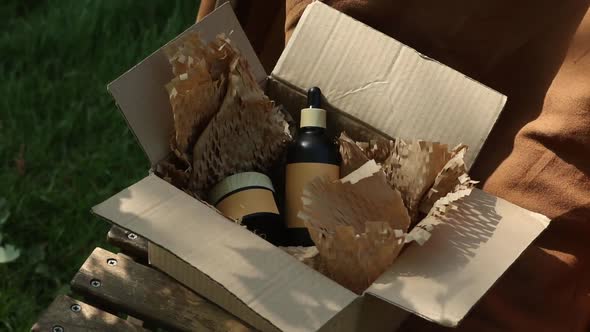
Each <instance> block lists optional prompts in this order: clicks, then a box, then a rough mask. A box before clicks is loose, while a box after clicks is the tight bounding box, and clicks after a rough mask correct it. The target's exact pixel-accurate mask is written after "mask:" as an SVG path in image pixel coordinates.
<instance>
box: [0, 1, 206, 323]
mask: <svg viewBox="0 0 590 332" xmlns="http://www.w3.org/2000/svg"><path fill="white" fill-rule="evenodd" d="M197 7H198V1H196V0H184V1H171V0H149V1H147V0H135V1H130V0H100V1H97V0H54V1H41V0H37V1H32V0H30V1H23V0H4V1H2V4H0V31H1V33H0V96H1V98H0V167H1V169H0V199H2V198H4V199H6V204H5V207H4V210H3V211H0V214H2V213H6V212H8V213H10V215H9V217H8V219H7V221H6V222H5V223H4V224H3V225H0V234H1V235H2V237H3V240H2V241H3V243H4V244H6V243H9V244H13V245H15V246H17V247H18V248H20V249H21V256H20V257H19V258H18V259H17V260H16V261H14V262H12V263H7V264H0V331H3V330H6V331H27V330H28V329H29V328H30V327H31V325H32V323H34V321H35V320H36V318H37V317H38V315H39V314H40V313H41V311H42V310H43V309H45V308H46V307H47V306H48V305H49V303H50V302H51V301H52V300H53V299H54V298H55V296H56V295H58V294H61V293H67V292H68V291H69V289H68V284H69V282H70V280H71V278H72V277H73V276H74V274H75V272H76V271H77V270H78V268H79V267H80V265H81V264H82V263H83V262H84V260H85V258H86V257H88V255H89V254H90V252H91V251H92V249H94V247H97V246H103V247H104V246H106V243H105V237H106V233H107V230H108V228H109V226H108V225H107V224H106V223H105V222H104V221H101V220H99V219H98V218H96V217H93V216H91V215H90V213H89V210H90V208H91V206H92V205H94V204H96V203H99V202H101V201H102V200H104V199H106V198H108V197H109V196H110V195H112V194H114V193H116V192H117V191H119V190H120V189H122V188H124V187H126V186H128V185H129V184H131V183H133V182H134V181H136V180H137V179H139V178H141V177H142V176H144V175H146V172H147V168H148V164H147V159H146V158H145V156H144V155H143V152H142V151H141V149H140V148H139V146H138V145H137V144H136V143H135V141H134V138H133V135H132V134H131V133H130V132H129V131H128V129H127V127H126V125H125V122H124V120H123V118H122V117H121V116H120V115H119V113H118V111H117V110H116V108H115V105H114V103H113V101H112V99H111V97H110V96H109V95H108V94H107V92H106V84H107V83H108V82H109V81H111V80H113V79H114V78H116V77H117V76H118V75H119V74H121V73H123V72H124V71H125V70H127V69H128V68H130V67H131V66H132V65H134V64H135V63H137V62H138V61H139V60H141V59H142V58H144V57H145V56H147V55H149V54H150V53H151V52H153V51H154V50H156V49H157V48H158V47H159V46H161V45H163V44H164V43H165V42H166V41H168V40H169V39H171V38H172V37H173V36H175V35H177V34H178V33H179V32H180V31H182V30H184V29H185V28H186V27H188V26H189V25H190V24H191V23H192V22H193V20H194V18H195V16H196V12H197ZM17 160H22V161H21V162H17ZM18 164H20V165H21V166H18ZM22 165H24V168H23V167H22ZM0 219H1V218H0Z"/></svg>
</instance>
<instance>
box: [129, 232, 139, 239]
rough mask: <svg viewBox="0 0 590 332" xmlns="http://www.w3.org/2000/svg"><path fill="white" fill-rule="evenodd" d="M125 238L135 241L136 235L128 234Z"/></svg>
mask: <svg viewBox="0 0 590 332" xmlns="http://www.w3.org/2000/svg"><path fill="white" fill-rule="evenodd" d="M127 238H128V239H129V240H135V239H137V235H135V233H129V234H127Z"/></svg>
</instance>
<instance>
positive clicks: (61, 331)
mask: <svg viewBox="0 0 590 332" xmlns="http://www.w3.org/2000/svg"><path fill="white" fill-rule="evenodd" d="M51 331H52V332H64V328H63V327H61V326H59V325H55V326H54V327H53V328H52V329H51Z"/></svg>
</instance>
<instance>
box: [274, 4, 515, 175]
mask: <svg viewBox="0 0 590 332" xmlns="http://www.w3.org/2000/svg"><path fill="white" fill-rule="evenodd" d="M318 17H319V18H318ZM320 18H322V19H323V18H330V19H329V20H328V19H327V21H329V22H332V21H333V24H340V22H342V21H344V20H346V24H347V25H349V26H353V25H354V27H355V28H354V29H353V31H355V32H358V33H360V32H362V33H363V35H362V36H364V34H366V35H367V36H364V37H367V38H372V39H379V40H390V41H391V43H390V44H391V45H389V46H388V47H390V46H393V45H394V44H395V45H399V50H398V51H399V52H398V55H397V56H395V59H394V62H395V63H397V62H398V61H399V60H400V57H402V56H401V55H400V54H401V53H402V51H403V53H404V54H406V53H407V54H408V55H405V56H403V58H404V59H410V58H412V59H414V58H416V59H422V61H424V62H416V65H417V66H418V67H419V68H422V71H424V70H430V69H425V68H426V67H425V66H426V63H428V62H432V63H436V64H437V66H438V67H439V68H442V69H441V70H442V71H440V73H443V74H444V75H446V76H445V77H447V78H448V79H449V80H454V81H456V82H464V83H462V85H461V86H463V87H464V88H465V89H466V90H465V91H470V93H471V94H469V95H468V96H470V97H469V98H467V97H466V98H463V99H460V100H461V103H460V104H462V105H463V104H464V105H472V106H473V105H479V102H476V99H477V98H483V97H485V98H484V99H483V100H486V101H487V104H485V105H486V106H485V108H482V107H481V106H478V107H479V108H478V109H476V110H474V111H482V110H484V109H485V112H483V113H482V116H484V117H483V118H484V119H485V121H480V124H479V128H478V131H477V133H478V134H477V135H476V134H472V135H471V139H469V140H468V142H459V141H457V142H454V141H447V140H445V139H444V138H442V137H440V138H437V137H435V136H438V135H439V134H436V135H434V134H428V133H427V134H426V135H425V136H421V137H418V136H420V135H418V134H416V133H415V132H416V130H415V129H412V130H410V132H414V134H412V135H411V137H410V136H408V137H406V136H407V135H405V134H403V133H397V131H395V132H392V131H391V130H389V129H384V128H378V129H379V130H378V131H379V132H380V133H385V134H386V136H387V137H388V138H396V137H399V138H403V139H425V140H429V141H440V142H441V143H448V144H451V145H456V144H459V143H466V144H468V145H469V146H470V152H468V154H467V156H466V165H467V167H468V168H469V167H471V165H472V164H473V162H474V161H475V158H476V157H477V155H478V154H479V152H480V150H481V148H482V147H483V144H484V142H485V141H486V139H487V137H488V135H489V133H490V132H491V130H492V128H493V126H494V125H495V123H496V122H497V119H498V116H499V114H500V112H501V110H502V109H503V106H504V105H505V103H506V96H503V95H501V94H500V93H498V92H497V91H495V90H493V89H491V88H489V87H487V86H485V85H483V84H481V83H479V82H477V81H475V80H473V79H471V78H469V77H467V76H466V75H464V74H461V73H459V72H457V71H455V70H452V69H451V68H450V67H448V66H446V65H444V64H441V63H440V62H438V61H435V60H433V59H431V58H429V57H427V56H424V55H423V54H420V53H419V52H417V51H416V50H415V49H413V48H411V47H409V46H406V45H404V44H402V43H399V42H398V41H395V40H394V39H392V38H390V37H388V36H386V35H384V34H383V33H381V32H378V31H376V30H374V29H372V28H371V27H369V26H367V25H366V24H364V23H362V22H359V21H356V20H354V19H352V18H350V17H348V16H346V15H345V14H343V13H340V12H338V11H337V10H335V9H333V8H331V7H329V6H327V5H325V4H323V3H321V2H313V3H312V4H310V5H309V6H308V7H307V8H306V10H305V11H304V13H303V15H302V17H301V19H300V21H299V24H298V27H297V28H296V29H295V31H294V33H293V35H292V37H291V39H290V41H289V43H288V44H287V46H286V48H285V50H284V51H283V53H282V54H281V57H280V59H279V60H278V62H277V64H276V66H275V68H274V69H273V71H272V73H271V77H272V78H273V79H275V80H278V81H280V82H281V83H283V84H285V85H287V86H289V87H290V88H292V89H295V90H297V91H299V92H303V91H304V90H305V89H306V88H308V87H306V86H299V85H300V83H301V82H305V84H304V85H309V84H313V85H316V84H320V85H322V86H321V87H322V88H325V89H324V92H325V95H326V96H325V97H326V99H327V101H328V103H331V104H332V105H333V108H335V109H338V110H339V111H341V112H344V113H351V114H352V115H353V116H355V117H356V118H359V119H360V120H361V122H363V123H364V124H366V125H367V126H368V127H371V128H375V126H374V124H375V123H383V121H377V120H376V119H377V118H375V119H373V121H367V120H368V119H364V118H363V117H364V115H363V114H372V113H374V112H376V109H371V110H370V112H366V113H359V114H355V113H354V112H355V111H356V110H359V109H360V108H359V107H362V106H360V105H353V104H354V103H353V104H350V105H349V102H344V103H343V102H342V101H335V100H332V99H331V97H332V96H331V95H330V90H331V89H333V88H334V89H335V88H342V87H340V85H339V84H340V83H337V82H341V81H338V80H337V81H334V80H332V79H331V78H330V77H331V76H333V72H332V68H330V69H325V70H324V68H323V67H321V68H322V70H315V69H317V68H316V67H317V66H319V65H328V67H329V65H330V64H336V63H337V62H338V60H332V59H333V57H328V58H327V60H325V61H324V62H322V63H321V64H317V63H314V61H313V59H308V58H305V55H304V54H298V53H297V52H299V53H301V52H302V51H301V42H299V41H298V39H301V38H303V39H305V38H308V39H313V38H312V37H310V36H311V35H314V36H315V35H317V34H316V33H315V32H314V31H317V30H318V29H319V30H320V31H321V30H328V31H330V30H329V28H334V27H333V26H329V27H328V26H326V27H321V26H317V25H318V24H320V23H318V22H315V21H318V20H320ZM314 20H315V21H314ZM308 21H312V22H315V25H314V24H312V23H309V22H308ZM320 21H321V20H320ZM307 25H314V28H315V29H310V28H307V29H306V28H303V27H305V26H307ZM336 31H338V30H336ZM300 35H301V36H300ZM341 37H342V36H336V37H334V40H335V41H334V44H333V45H335V46H337V47H338V48H340V47H343V50H347V48H346V47H345V46H342V45H344V44H346V45H350V44H351V43H354V40H343V39H342V38H341ZM353 37H354V36H351V37H350V38H353ZM357 37H358V36H357ZM364 37H363V38H362V39H367V38H364ZM377 37H378V38H377ZM318 38H320V39H322V40H323V37H318ZM330 40H332V39H330ZM322 46H323V45H322ZM322 46H319V45H308V46H307V48H306V49H309V48H312V49H313V48H314V47H315V48H320V49H321V47H322ZM326 47H327V46H326ZM359 47H360V46H359ZM361 48H362V47H361ZM328 51H329V50H328ZM365 53H366V52H365ZM321 54H324V52H323V51H322V53H321ZM330 54H331V53H330ZM388 54H389V53H388ZM310 56H311V55H310ZM359 56H360V55H359ZM298 57H304V58H305V59H304V60H305V61H304V60H301V63H299V65H301V66H304V67H309V68H311V69H314V70H312V75H315V76H314V77H315V78H307V76H306V71H305V68H303V69H302V70H300V71H297V72H294V71H292V70H291V69H290V68H291V67H292V64H293V63H298V62H297V60H296V59H297V58H298ZM320 57H321V56H320ZM416 61H418V60H416ZM381 62H383V61H381ZM406 62H407V61H406ZM338 63H339V62H338ZM366 66H370V67H362V68H361V69H359V68H352V69H349V67H345V68H342V67H337V68H338V70H341V72H338V74H337V75H339V76H340V77H341V78H342V81H350V79H348V80H347V79H346V77H349V76H351V75H353V76H355V77H356V76H359V75H360V76H361V77H362V78H363V79H368V76H367V75H366V74H365V76H362V74H359V73H360V72H364V71H365V69H366V68H371V67H375V66H374V65H372V64H371V63H367V64H366ZM392 67H396V66H395V65H392ZM400 68H401V67H400ZM377 69H380V68H377ZM377 69H372V71H375V70H377ZM381 69H382V68H381ZM443 69H444V70H443ZM400 70H401V69H396V71H400ZM351 73H354V74H351ZM404 73H405V72H404ZM437 73H438V71H437ZM403 75H406V74H403ZM403 75H402V76H403ZM371 77H373V76H371ZM388 77H389V76H388ZM393 77H397V76H393ZM404 77H405V76H404ZM437 77H438V76H437ZM318 80H319V81H320V83H318V82H316V81H318ZM421 80H422V79H418V81H420V82H421ZM298 81H300V82H298ZM369 81H370V80H369ZM394 81H395V80H394ZM363 82H364V80H363ZM403 82H405V81H403ZM466 82H469V84H467V83H466ZM328 83H329V84H328ZM361 83H362V82H361ZM387 83H388V84H387V86H396V85H395V84H394V83H395V82H389V81H388V82H387ZM453 84H454V83H449V86H451V85H453ZM345 85H346V84H345ZM369 85H370V84H369ZM435 86H437V87H439V88H440V87H441V86H442V85H441V84H438V83H437V84H435ZM367 89H368V87H363V88H362V89H360V90H367ZM388 89H389V88H388ZM396 89H397V88H396ZM424 89H426V88H424ZM360 90H359V91H360ZM336 91H340V90H338V89H336ZM359 91H356V90H355V91H354V93H356V92H359ZM367 91H368V90H367ZM384 91H385V90H384ZM381 93H382V92H375V94H376V95H375V96H376V97H377V98H375V100H381V99H382V100H381V101H379V102H378V104H379V105H381V106H380V107H381V108H382V107H384V105H388V102H386V101H385V99H387V98H389V97H388V95H383V97H380V96H382V94H381ZM355 96H356V95H355ZM482 96H483V97H482ZM357 97H358V96H357ZM357 97H355V98H357ZM431 99H432V102H434V100H437V99H436V98H431ZM478 100H479V99H478ZM496 102H497V104H496ZM405 103H406V102H405V101H404V102H401V104H400V105H397V106H398V108H396V109H398V110H399V109H400V106H402V105H404V104H405ZM446 104H447V107H449V109H457V108H455V107H451V106H452V105H455V104H456V103H455V102H451V101H448V102H447V103H446ZM492 104H493V105H492ZM392 105H393V104H392ZM353 106H354V107H353ZM356 106H358V107H356ZM366 107H369V108H371V107H370V106H369V105H368V104H365V106H364V108H362V109H365V108H366ZM381 108H378V109H381ZM390 109H393V108H390ZM402 109H403V108H402ZM458 109H463V108H458ZM426 110H427V111H428V112H431V113H428V114H433V115H437V116H439V117H440V116H441V114H444V112H442V111H438V112H437V111H436V109H433V110H431V109H430V108H427V109H426ZM466 111H467V110H465V111H463V112H466ZM388 112H389V111H388ZM397 112H398V113H399V111H397ZM357 113H358V112H357ZM454 113H456V114H457V115H456V116H459V115H460V114H463V113H460V112H459V111H455V112H454ZM383 114H385V113H383ZM474 114H477V113H475V112H472V113H471V115H470V116H471V118H474V116H475V115H474ZM417 116H418V118H416V119H415V120H416V121H417V120H419V119H421V118H420V117H424V116H425V113H424V112H419V114H418V115H417ZM369 117H375V116H369ZM383 117H386V118H388V119H389V120H387V121H386V122H391V121H393V120H395V121H393V123H401V122H400V121H398V120H400V119H397V118H395V119H394V118H391V116H389V117H388V116H386V115H383V116H379V117H378V118H379V119H382V118H383ZM407 118H408V117H407V116H406V117H404V119H406V120H407ZM478 118H479V117H478ZM423 122H424V123H426V122H427V121H426V120H425V121H418V122H417V123H412V124H411V125H410V124H409V125H403V126H402V125H397V126H398V127H399V126H402V127H400V128H402V129H403V128H404V127H405V128H414V127H423V128H425V129H426V128H427V127H428V126H429V125H423V124H421V123H423ZM435 122H436V121H435ZM451 125H452V124H451V123H450V124H449V126H451ZM465 125H466V126H469V123H465ZM388 130H389V131H388ZM398 130H399V128H398ZM461 130H462V129H458V128H456V127H455V128H446V129H445V130H443V131H441V132H442V133H445V132H447V133H448V132H451V131H453V132H455V131H461ZM402 131H407V130H406V129H404V130H402ZM423 131H424V130H423ZM427 131H428V132H430V131H429V130H427ZM433 133H434V132H433ZM429 135H430V136H429ZM442 135H443V136H449V135H448V134H442ZM454 140H458V138H454Z"/></svg>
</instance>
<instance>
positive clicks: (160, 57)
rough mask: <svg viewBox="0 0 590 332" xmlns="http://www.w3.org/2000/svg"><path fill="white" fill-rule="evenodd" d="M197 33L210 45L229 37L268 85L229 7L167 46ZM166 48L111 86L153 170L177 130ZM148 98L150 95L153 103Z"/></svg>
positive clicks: (220, 10) (157, 51)
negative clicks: (216, 39) (167, 86)
mask: <svg viewBox="0 0 590 332" xmlns="http://www.w3.org/2000/svg"><path fill="white" fill-rule="evenodd" d="M193 30H194V31H198V32H199V33H200V35H201V37H202V38H203V39H204V40H205V41H207V42H208V41H211V40H213V39H214V38H215V37H216V36H217V35H218V34H220V33H225V34H226V36H228V37H229V39H230V40H231V42H232V45H233V46H235V47H236V48H237V49H238V50H239V51H240V53H241V54H242V55H243V56H244V57H245V58H246V59H247V60H248V63H249V65H250V69H251V70H252V72H253V74H254V77H255V79H256V81H257V82H258V83H259V84H261V85H264V82H265V81H266V77H267V75H266V73H265V71H264V68H263V67H262V64H261V63H260V61H259V60H258V58H257V57H256V53H255V52H254V49H253V48H252V45H251V44H250V42H249V41H248V38H247V37H246V34H245V33H244V31H243V29H242V27H241V26H240V23H239V21H238V19H237V17H236V16H235V14H234V12H233V11H232V9H231V6H230V4H229V3H226V4H224V5H222V6H220V7H219V8H218V9H216V10H215V11H213V12H212V13H211V14H209V15H207V16H206V17H205V18H204V19H203V20H201V21H200V22H199V23H196V24H194V25H192V26H191V27H189V28H188V29H186V30H185V31H184V32H183V33H181V34H180V35H178V36H177V37H176V38H174V39H173V40H171V41H169V42H168V43H166V45H168V44H170V43H172V42H174V41H175V40H176V39H178V38H181V37H182V36H183V35H184V34H186V33H187V32H189V31H193ZM166 45H164V46H162V47H161V48H159V49H158V50H156V51H155V52H153V53H152V54H151V55H149V56H148V57H146V58H145V59H144V60H142V61H141V62H139V63H138V64H136V65H135V66H133V67H132V68H131V69H129V70H128V71H126V72H125V73H124V74H122V75H121V76H119V77H118V78H117V79H115V80H114V81H113V82H111V83H109V84H108V85H107V91H108V92H109V93H110V94H111V95H112V96H113V98H114V99H115V103H116V105H117V107H118V108H119V110H120V111H121V114H122V115H123V117H124V118H125V121H126V122H127V125H128V126H129V128H130V129H131V131H132V132H133V134H134V135H135V137H136V138H137V140H138V142H139V144H140V146H141V147H142V149H143V150H144V152H145V154H146V155H147V157H148V159H149V160H150V163H151V165H152V166H153V165H155V164H156V163H158V162H159V161H160V160H162V159H163V158H164V157H165V156H167V155H168V153H169V152H170V148H169V139H170V135H171V134H172V132H173V128H174V127H173V119H172V110H171V106H170V102H169V97H168V93H167V92H166V89H165V85H166V84H167V83H168V82H169V81H170V80H171V79H172V77H173V74H172V68H171V65H170V64H169V63H168V60H167V59H166V56H165V55H164V54H163V52H162V48H163V47H165V46H166ZM146 68H149V69H146ZM145 95H150V98H149V101H148V100H147V99H148V98H145Z"/></svg>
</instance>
